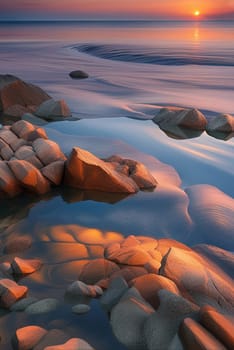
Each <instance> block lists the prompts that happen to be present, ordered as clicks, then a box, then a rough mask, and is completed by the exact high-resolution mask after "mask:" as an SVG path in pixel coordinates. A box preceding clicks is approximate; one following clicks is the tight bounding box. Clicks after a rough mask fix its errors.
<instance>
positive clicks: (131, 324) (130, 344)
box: [110, 297, 154, 350]
mask: <svg viewBox="0 0 234 350" xmlns="http://www.w3.org/2000/svg"><path fill="white" fill-rule="evenodd" d="M153 312H154V310H153V308H152V307H151V306H150V305H148V304H147V303H146V302H144V301H141V300H138V299H137V298H135V297H126V298H125V299H124V300H121V301H120V302H119V303H118V304H117V305H115V306H114V307H113V308H112V310H111V314H110V322H111V327H112V330H113V333H114V335H115V336H116V338H117V339H118V340H119V341H120V343H122V344H123V345H124V346H126V348H127V349H130V350H144V349H145V350H146V349H147V345H146V343H145V338H144V336H143V326H144V323H145V322H146V320H147V319H148V317H150V315H151V314H152V313H153Z"/></svg>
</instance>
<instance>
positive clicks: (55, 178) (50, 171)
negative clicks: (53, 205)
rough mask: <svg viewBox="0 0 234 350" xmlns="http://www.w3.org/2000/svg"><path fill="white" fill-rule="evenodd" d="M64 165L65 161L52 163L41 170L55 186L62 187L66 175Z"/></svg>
mask: <svg viewBox="0 0 234 350" xmlns="http://www.w3.org/2000/svg"><path fill="white" fill-rule="evenodd" d="M64 164H65V162H64V161H63V160H58V161H56V162H53V163H50V164H48V165H47V166H45V167H44V168H42V169H41V173H42V174H43V175H44V176H45V177H46V178H47V179H48V180H49V181H50V182H52V184H53V185H56V186H58V185H60V184H61V183H62V182H63V175H64Z"/></svg>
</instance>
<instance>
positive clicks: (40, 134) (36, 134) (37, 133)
mask: <svg viewBox="0 0 234 350" xmlns="http://www.w3.org/2000/svg"><path fill="white" fill-rule="evenodd" d="M39 138H40V139H45V140H47V139H48V137H47V134H46V132H45V130H44V129H43V128H37V129H35V130H34V131H33V132H31V133H30V134H29V135H28V141H30V142H33V141H35V140H36V139H39Z"/></svg>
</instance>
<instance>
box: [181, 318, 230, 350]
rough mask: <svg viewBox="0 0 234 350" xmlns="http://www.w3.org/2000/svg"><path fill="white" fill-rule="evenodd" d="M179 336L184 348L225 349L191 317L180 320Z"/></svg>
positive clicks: (201, 349) (194, 349)
mask: <svg viewBox="0 0 234 350" xmlns="http://www.w3.org/2000/svg"><path fill="white" fill-rule="evenodd" d="M180 338H181V340H182V343H183V345H184V348H185V349H189V350H190V349H191V350H211V349H212V350H227V349H226V347H225V346H223V345H222V344H221V343H220V342H219V341H218V340H217V339H216V338H215V337H214V336H213V335H212V334H210V333H209V332H208V331H207V330H206V329H205V328H204V327H202V326H201V325H200V324H199V323H197V322H196V321H194V320H192V319H191V318H186V319H184V321H183V322H182V324H181V327H180Z"/></svg>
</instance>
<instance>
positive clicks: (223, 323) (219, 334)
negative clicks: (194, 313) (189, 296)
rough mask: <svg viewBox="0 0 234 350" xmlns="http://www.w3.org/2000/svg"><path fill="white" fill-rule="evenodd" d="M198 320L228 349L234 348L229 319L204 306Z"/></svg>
mask: <svg viewBox="0 0 234 350" xmlns="http://www.w3.org/2000/svg"><path fill="white" fill-rule="evenodd" d="M200 320H201V323H202V325H203V326H204V327H205V328H207V329H208V330H209V331H210V332H211V333H212V334H213V335H214V336H215V337H216V338H217V339H219V340H220V341H221V342H222V343H223V344H224V345H225V346H226V347H227V348H228V349H233V348H234V325H233V322H232V320H231V318H230V319H229V318H228V317H225V315H222V314H221V313H219V312H218V311H217V310H215V309H213V308H212V307H210V306H204V307H203V308H201V310H200Z"/></svg>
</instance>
